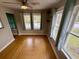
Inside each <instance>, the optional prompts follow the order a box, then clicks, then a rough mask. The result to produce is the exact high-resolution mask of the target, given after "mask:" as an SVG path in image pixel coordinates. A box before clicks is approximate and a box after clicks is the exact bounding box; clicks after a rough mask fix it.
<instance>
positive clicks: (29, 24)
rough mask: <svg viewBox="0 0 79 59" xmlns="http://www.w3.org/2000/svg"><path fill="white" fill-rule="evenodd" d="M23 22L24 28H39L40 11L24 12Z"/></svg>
mask: <svg viewBox="0 0 79 59" xmlns="http://www.w3.org/2000/svg"><path fill="white" fill-rule="evenodd" d="M31 16H32V17H31ZM24 23H25V28H26V30H40V29H41V13H32V14H30V13H24Z"/></svg>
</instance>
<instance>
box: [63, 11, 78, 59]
mask: <svg viewBox="0 0 79 59" xmlns="http://www.w3.org/2000/svg"><path fill="white" fill-rule="evenodd" d="M63 50H64V51H65V53H67V55H68V56H69V57H70V58H71V59H79V12H78V14H77V16H76V18H75V21H74V24H73V26H72V28H71V31H70V32H69V33H68V36H67V40H66V42H65V45H64V48H63Z"/></svg>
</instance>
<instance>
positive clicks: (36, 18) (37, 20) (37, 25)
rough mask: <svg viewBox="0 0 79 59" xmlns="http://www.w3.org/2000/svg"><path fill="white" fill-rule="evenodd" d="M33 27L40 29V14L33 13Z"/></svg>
mask: <svg viewBox="0 0 79 59" xmlns="http://www.w3.org/2000/svg"><path fill="white" fill-rule="evenodd" d="M33 29H34V30H40V29H41V14H40V13H33Z"/></svg>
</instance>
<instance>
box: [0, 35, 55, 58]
mask: <svg viewBox="0 0 79 59" xmlns="http://www.w3.org/2000/svg"><path fill="white" fill-rule="evenodd" d="M15 38H16V40H15V41H14V42H13V43H12V44H11V45H10V46H9V47H7V48H6V49H5V50H4V51H2V52H1V53H0V59H56V56H55V54H54V52H53V51H52V48H51V46H50V44H49V42H48V39H47V37H46V36H15Z"/></svg>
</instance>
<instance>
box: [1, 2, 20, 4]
mask: <svg viewBox="0 0 79 59" xmlns="http://www.w3.org/2000/svg"><path fill="white" fill-rule="evenodd" d="M2 3H7V4H21V3H20V2H2Z"/></svg>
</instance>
